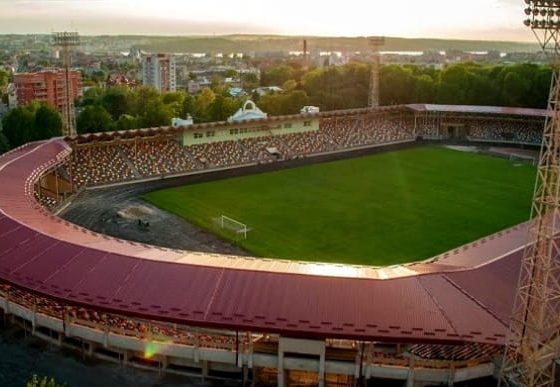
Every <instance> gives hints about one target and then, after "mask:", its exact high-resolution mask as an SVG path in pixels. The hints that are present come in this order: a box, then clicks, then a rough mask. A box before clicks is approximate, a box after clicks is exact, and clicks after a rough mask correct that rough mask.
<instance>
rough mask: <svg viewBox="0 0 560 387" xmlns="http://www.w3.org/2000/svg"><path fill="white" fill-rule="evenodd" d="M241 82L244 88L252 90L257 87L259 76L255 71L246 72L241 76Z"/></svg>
mask: <svg viewBox="0 0 560 387" xmlns="http://www.w3.org/2000/svg"><path fill="white" fill-rule="evenodd" d="M241 82H242V84H243V88H244V89H245V90H253V89H256V88H257V87H259V76H258V75H257V74H255V73H246V74H243V75H242V76H241Z"/></svg>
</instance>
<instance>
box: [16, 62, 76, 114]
mask: <svg viewBox="0 0 560 387" xmlns="http://www.w3.org/2000/svg"><path fill="white" fill-rule="evenodd" d="M68 79H69V83H70V95H71V96H72V98H73V99H76V98H78V97H80V96H81V95H82V76H81V74H80V72H79V71H75V70H71V71H70V72H69V74H68ZM65 84H66V83H65V79H64V71H56V70H49V71H41V72H37V73H18V74H14V87H15V92H16V98H17V104H18V106H24V105H27V104H29V103H31V102H33V101H41V102H47V103H48V104H49V105H51V106H52V107H54V108H55V109H56V110H58V111H59V112H60V113H62V112H63V109H64V107H65V106H66V91H65Z"/></svg>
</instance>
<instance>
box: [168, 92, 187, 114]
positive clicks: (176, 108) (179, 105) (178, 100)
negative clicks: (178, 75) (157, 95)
mask: <svg viewBox="0 0 560 387" xmlns="http://www.w3.org/2000/svg"><path fill="white" fill-rule="evenodd" d="M186 97H187V93H185V92H184V91H173V92H170V93H165V94H164V95H163V103H164V104H166V105H168V106H169V107H170V108H171V109H172V110H173V115H174V116H175V117H182V116H183V115H182V113H183V102H184V101H185V98H186Z"/></svg>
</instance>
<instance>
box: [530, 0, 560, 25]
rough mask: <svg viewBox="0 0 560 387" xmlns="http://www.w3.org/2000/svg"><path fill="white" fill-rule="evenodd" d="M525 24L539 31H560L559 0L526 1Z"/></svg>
mask: <svg viewBox="0 0 560 387" xmlns="http://www.w3.org/2000/svg"><path fill="white" fill-rule="evenodd" d="M525 4H526V5H527V8H525V15H527V16H528V18H527V19H525V21H524V24H525V25H526V26H527V27H531V28H532V29H538V30H549V29H555V30H559V29H560V1H559V0H548V1H543V0H525Z"/></svg>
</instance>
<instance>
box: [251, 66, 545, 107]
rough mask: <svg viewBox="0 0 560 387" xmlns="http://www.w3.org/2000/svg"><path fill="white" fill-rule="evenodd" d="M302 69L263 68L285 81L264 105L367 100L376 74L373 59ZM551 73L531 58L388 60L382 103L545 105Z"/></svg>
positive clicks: (270, 78) (271, 79) (267, 77)
mask: <svg viewBox="0 0 560 387" xmlns="http://www.w3.org/2000/svg"><path fill="white" fill-rule="evenodd" d="M298 73H299V72H298V71H297V69H294V68H290V67H289V66H286V65H282V66H278V67H275V68H272V69H270V70H268V71H266V72H263V76H262V81H263V82H264V83H268V84H270V85H271V84H276V85H284V92H283V93H281V94H280V95H271V96H266V98H263V101H262V102H261V104H260V105H261V106H262V107H263V110H265V111H268V112H269V113H270V114H290V113H295V109H294V106H293V105H295V102H297V101H305V102H306V103H308V104H311V105H314V106H318V107H319V108H321V110H336V109H350V108H358V107H364V106H366V105H367V101H368V92H369V78H370V67H369V65H367V64H363V63H351V64H348V65H345V66H336V67H321V68H315V69H311V70H310V71H307V72H304V73H303V74H301V76H298ZM551 75H552V72H551V69H550V67H548V66H543V65H537V64H528V63H526V64H518V65H509V66H507V65H483V64H478V63H460V64H455V65H450V66H446V67H444V68H442V69H436V68H433V67H429V66H419V65H387V66H383V67H382V68H381V70H380V83H379V94H380V103H381V105H396V104H410V103H435V104H451V105H489V106H512V107H531V108H545V107H546V103H547V98H548V90H549V87H550V80H551ZM290 101H291V102H294V103H291V102H290ZM265 106H266V107H267V108H269V109H268V110H267V108H265Z"/></svg>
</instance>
